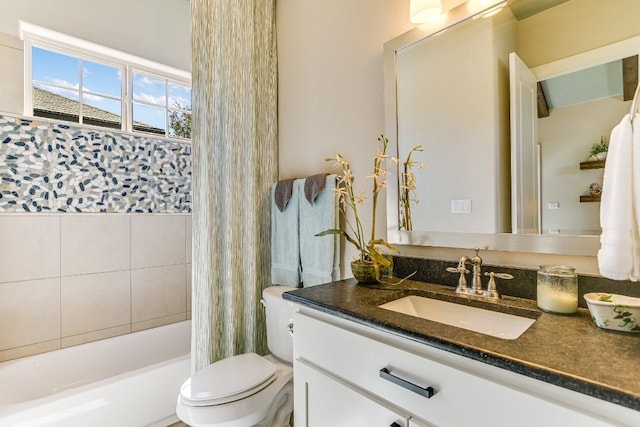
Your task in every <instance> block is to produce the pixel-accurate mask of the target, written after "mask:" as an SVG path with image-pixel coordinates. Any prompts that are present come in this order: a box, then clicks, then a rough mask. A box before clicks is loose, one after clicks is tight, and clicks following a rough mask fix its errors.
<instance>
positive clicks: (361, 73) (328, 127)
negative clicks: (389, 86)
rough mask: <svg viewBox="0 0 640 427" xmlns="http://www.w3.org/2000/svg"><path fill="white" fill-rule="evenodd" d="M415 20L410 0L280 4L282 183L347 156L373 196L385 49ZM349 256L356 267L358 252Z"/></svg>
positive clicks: (381, 221) (381, 225) (292, 0)
mask: <svg viewBox="0 0 640 427" xmlns="http://www.w3.org/2000/svg"><path fill="white" fill-rule="evenodd" d="M408 15H409V1H408V0H402V1H398V0H348V1H345V0H326V1H311V0H278V2H277V20H278V21H277V29H278V74H279V83H278V84H279V94H278V96H279V112H278V115H279V120H278V121H279V150H280V158H279V160H280V178H281V179H285V178H293V177H305V176H308V175H312V174H316V173H320V172H330V171H333V169H332V167H331V164H330V163H327V162H325V161H324V159H325V158H327V157H333V156H335V155H336V153H338V152H340V153H342V154H343V155H344V156H345V157H346V158H347V159H348V160H350V161H351V163H352V167H353V168H354V170H355V172H356V187H357V188H362V189H366V190H367V191H369V190H370V188H371V183H370V180H367V179H366V176H368V175H371V173H372V163H373V162H372V159H373V157H374V155H375V150H376V146H377V145H376V144H377V137H378V135H380V133H382V132H383V131H384V128H385V123H384V106H383V87H384V82H383V65H382V45H383V43H384V42H385V41H387V40H389V39H391V38H393V37H396V36H398V35H400V34H402V33H404V32H405V31H407V30H409V29H410V28H411V27H412V26H411V25H410V24H409V19H408ZM385 204H386V201H385V200H382V203H380V206H379V212H378V227H377V229H378V235H379V236H383V235H384V233H385V232H386V228H385V223H386V209H385V208H386V206H385ZM369 212H370V209H368V208H367V209H365V210H364V214H363V215H362V216H363V221H364V223H365V224H370V220H371V215H370V213H369ZM347 250H348V251H349V252H348V253H347V255H346V259H347V260H349V261H350V260H351V259H353V258H354V257H355V253H354V252H353V249H352V247H351V245H349V246H348V247H347ZM347 271H348V268H347ZM348 274H349V275H350V274H351V273H350V272H349V273H348Z"/></svg>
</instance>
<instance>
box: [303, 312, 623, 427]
mask: <svg viewBox="0 0 640 427" xmlns="http://www.w3.org/2000/svg"><path fill="white" fill-rule="evenodd" d="M338 320H340V322H336V324H334V323H332V322H327V321H325V320H319V319H317V318H315V316H313V315H307V314H305V313H304V312H298V313H296V315H295V320H294V324H295V341H294V342H295V357H296V358H297V359H300V360H306V361H308V362H310V363H312V364H314V365H316V366H318V367H321V368H322V369H324V370H326V371H328V372H331V373H332V374H333V375H335V376H337V377H339V378H342V379H344V380H345V381H347V382H350V383H352V384H355V385H357V386H358V387H360V388H362V389H365V390H368V391H369V392H371V393H374V394H375V395H377V396H379V397H380V398H382V399H385V400H387V401H389V402H391V403H393V404H394V405H397V406H399V407H402V408H404V409H406V410H407V411H408V412H409V413H410V414H414V415H416V416H418V417H420V418H422V419H424V420H427V421H428V422H430V423H433V424H436V425H441V426H469V425H476V424H477V423H478V421H479V420H482V423H485V422H491V423H493V425H497V426H503V425H504V426H507V425H518V426H540V425H545V426H554V425H567V424H566V423H567V422H569V423H570V425H580V426H605V425H610V424H607V423H605V422H604V421H600V420H598V419H594V418H591V417H589V416H588V415H586V414H583V413H579V412H576V411H574V410H572V409H569V408H566V407H563V406H559V405H556V404H554V403H551V402H549V401H546V400H543V399H540V398H538V397H535V396H532V395H530V394H527V393H525V392H523V391H520V390H516V389H513V388H511V387H508V386H505V385H502V384H498V383H495V382H493V381H490V380H488V379H485V378H481V377H478V376H475V375H472V374H470V373H468V372H465V371H463V370H460V369H459V368H458V366H459V365H456V366H457V367H456V368H454V367H452V366H451V365H447V364H446V363H442V361H443V360H447V359H451V358H453V359H455V358H462V357H461V356H457V355H453V354H449V353H446V352H444V351H441V350H435V351H437V352H441V353H443V355H442V356H443V358H442V359H439V361H438V362H436V361H434V360H431V359H429V358H426V357H424V356H423V355H420V354H416V353H414V352H411V351H409V350H408V349H405V348H400V346H398V345H397V343H394V345H391V344H389V343H388V342H385V340H384V339H383V338H384V337H382V338H381V336H380V334H383V335H384V333H381V332H378V331H376V334H375V335H371V336H367V335H366V334H363V333H362V332H361V331H358V332H357V333H356V332H355V331H354V330H351V329H350V328H349V325H348V324H349V323H351V322H348V321H344V320H342V319H338ZM343 323H344V324H345V325H346V326H345V325H343ZM366 329H369V328H366ZM394 341H396V340H394ZM431 350H434V349H431ZM462 359H464V358H462ZM466 362H468V363H479V362H476V361H472V360H468V361H466ZM466 362H465V363H466ZM382 369H385V370H386V373H385V372H384V371H383V374H384V375H383V376H381V370H382ZM496 369H498V368H496ZM514 375H515V374H514ZM294 378H295V373H294ZM411 385H413V387H412V386H411ZM428 387H432V388H433V393H434V394H433V395H432V396H431V397H426V396H424V395H428V394H429V393H428V392H421V394H418V393H416V391H420V390H421V389H422V390H426V389H428ZM410 389H413V390H410ZM525 414H535V419H533V417H527V416H526V415H525ZM514 423H515V424H514Z"/></svg>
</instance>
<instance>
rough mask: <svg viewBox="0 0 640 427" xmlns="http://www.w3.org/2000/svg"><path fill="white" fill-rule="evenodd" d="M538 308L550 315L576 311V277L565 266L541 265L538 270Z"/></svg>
mask: <svg viewBox="0 0 640 427" xmlns="http://www.w3.org/2000/svg"><path fill="white" fill-rule="evenodd" d="M537 302H538V307H539V308H540V309H542V310H544V311H548V312H550V313H559V314H571V313H575V312H576V311H577V310H578V275H577V274H576V273H575V268H573V267H567V266H565V265H541V266H540V269H539V270H538V288H537Z"/></svg>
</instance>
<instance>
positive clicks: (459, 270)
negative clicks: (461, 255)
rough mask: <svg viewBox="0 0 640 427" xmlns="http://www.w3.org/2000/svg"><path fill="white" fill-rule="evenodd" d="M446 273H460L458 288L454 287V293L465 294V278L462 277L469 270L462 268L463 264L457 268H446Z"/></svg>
mask: <svg viewBox="0 0 640 427" xmlns="http://www.w3.org/2000/svg"><path fill="white" fill-rule="evenodd" d="M447 271H448V272H449V273H460V278H459V279H458V286H456V293H457V294H464V293H465V292H467V278H466V277H465V276H464V275H465V274H467V273H468V272H469V270H467V269H466V268H465V267H464V264H462V265H458V266H457V267H447Z"/></svg>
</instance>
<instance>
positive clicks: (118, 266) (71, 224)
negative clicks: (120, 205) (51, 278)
mask: <svg viewBox="0 0 640 427" xmlns="http://www.w3.org/2000/svg"><path fill="white" fill-rule="evenodd" d="M130 218H131V217H130V216H128V215H73V214H67V215H63V216H62V217H61V225H62V227H61V230H62V231H61V241H60V246H61V251H62V254H61V270H62V275H63V276H69V275H75V274H88V273H104V272H108V271H119V270H127V269H129V268H130V266H131V261H130V260H131V256H130V253H131V252H130V251H131V245H130V242H131V240H130V229H131V228H130V221H131V220H130Z"/></svg>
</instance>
